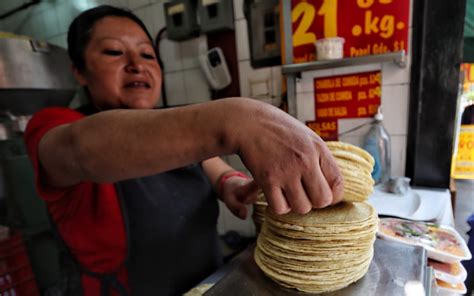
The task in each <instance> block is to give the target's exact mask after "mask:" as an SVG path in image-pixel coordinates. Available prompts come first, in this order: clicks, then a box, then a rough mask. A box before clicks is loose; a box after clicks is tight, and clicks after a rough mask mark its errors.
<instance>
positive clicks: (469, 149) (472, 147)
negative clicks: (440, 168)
mask: <svg viewBox="0 0 474 296" xmlns="http://www.w3.org/2000/svg"><path fill="white" fill-rule="evenodd" d="M451 176H452V177H453V178H455V179H474V124H466V125H461V130H460V131H459V142H458V150H457V152H456V155H455V156H454V161H453V166H452V171H451Z"/></svg>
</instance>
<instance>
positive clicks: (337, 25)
mask: <svg viewBox="0 0 474 296" xmlns="http://www.w3.org/2000/svg"><path fill="white" fill-rule="evenodd" d="M409 15H410V0H292V1H291V18H292V32H293V57H294V60H293V63H302V62H309V61H314V60H316V47H315V42H316V40H317V39H321V38H327V37H336V36H338V37H343V38H344V39H345V44H344V56H345V57H355V56H364V55H372V54H382V53H386V52H391V51H399V50H405V51H406V50H407V48H408V26H409V23H408V22H409Z"/></svg>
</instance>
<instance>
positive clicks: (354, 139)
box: [339, 135, 364, 148]
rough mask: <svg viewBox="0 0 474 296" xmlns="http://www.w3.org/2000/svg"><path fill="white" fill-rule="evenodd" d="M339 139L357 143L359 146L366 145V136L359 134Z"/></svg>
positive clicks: (353, 143)
mask: <svg viewBox="0 0 474 296" xmlns="http://www.w3.org/2000/svg"><path fill="white" fill-rule="evenodd" d="M339 141H341V142H345V143H349V144H352V145H355V146H357V147H361V148H362V147H363V146H364V137H363V136H359V135H346V136H342V137H339Z"/></svg>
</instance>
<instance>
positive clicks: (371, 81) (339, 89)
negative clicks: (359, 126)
mask: <svg viewBox="0 0 474 296" xmlns="http://www.w3.org/2000/svg"><path fill="white" fill-rule="evenodd" d="M381 80H382V74H381V73H380V71H372V72H365V73H357V74H348V75H340V76H331V77H322V78H315V79H314V100H315V104H314V105H315V114H316V121H312V122H307V123H306V124H307V125H308V126H309V127H310V128H311V129H313V130H314V131H315V132H317V133H318V135H320V136H321V138H323V139H324V140H330V141H332V140H337V134H338V124H337V120H338V119H342V118H364V117H372V116H374V115H375V113H377V108H378V106H380V98H381Z"/></svg>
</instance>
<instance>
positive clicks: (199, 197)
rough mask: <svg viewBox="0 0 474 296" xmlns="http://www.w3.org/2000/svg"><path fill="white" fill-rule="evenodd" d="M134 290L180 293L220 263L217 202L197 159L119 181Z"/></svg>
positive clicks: (147, 293) (130, 278) (133, 291)
mask: <svg viewBox="0 0 474 296" xmlns="http://www.w3.org/2000/svg"><path fill="white" fill-rule="evenodd" d="M116 188H117V193H118V194H119V196H120V199H121V201H122V207H123V211H122V212H123V213H124V216H125V215H126V217H124V218H125V220H126V224H127V225H128V229H127V232H128V233H127V235H128V244H129V245H128V246H129V248H128V249H129V250H130V252H129V258H128V260H127V263H126V266H127V269H128V276H129V282H130V286H131V291H132V294H133V295H143V296H145V295H181V294H183V293H184V292H186V291H188V290H189V289H191V288H192V287H194V286H195V285H196V284H198V283H199V282H200V281H201V280H203V279H204V277H205V276H207V275H209V274H211V273H212V272H213V271H214V270H216V269H217V268H218V267H219V265H220V264H221V262H222V260H221V256H220V252H219V245H218V237H217V228H216V225H217V217H218V213H219V210H218V205H217V200H216V197H215V195H214V194H213V190H212V186H211V184H210V183H209V180H208V179H207V177H206V176H205V175H204V173H203V171H202V168H201V166H200V165H199V164H194V165H190V166H187V167H184V168H180V169H176V170H173V171H169V172H165V173H162V174H158V175H154V176H151V177H145V178H139V179H133V180H127V181H122V182H118V183H117V184H116Z"/></svg>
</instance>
